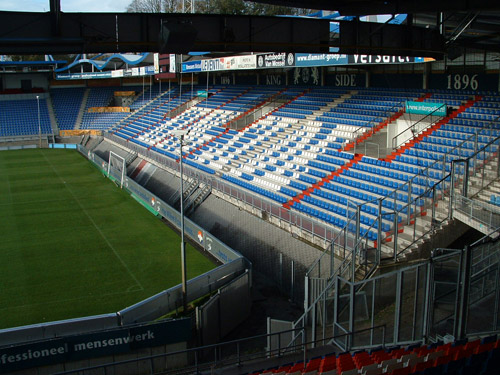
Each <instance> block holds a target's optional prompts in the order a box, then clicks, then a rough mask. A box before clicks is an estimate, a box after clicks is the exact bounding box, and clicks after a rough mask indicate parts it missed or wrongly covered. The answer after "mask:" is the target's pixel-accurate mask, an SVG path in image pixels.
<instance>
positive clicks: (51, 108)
mask: <svg viewBox="0 0 500 375" xmlns="http://www.w3.org/2000/svg"><path fill="white" fill-rule="evenodd" d="M46 100H47V108H48V110H49V118H50V127H51V128H52V134H59V126H58V124H57V119H56V115H55V113H54V106H53V105H52V98H51V97H50V95H48V96H47V99H46Z"/></svg>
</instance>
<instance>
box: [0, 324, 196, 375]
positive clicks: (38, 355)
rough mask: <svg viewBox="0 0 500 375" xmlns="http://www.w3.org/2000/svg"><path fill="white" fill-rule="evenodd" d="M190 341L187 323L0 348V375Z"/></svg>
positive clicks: (111, 331)
mask: <svg viewBox="0 0 500 375" xmlns="http://www.w3.org/2000/svg"><path fill="white" fill-rule="evenodd" d="M190 338H191V322H190V319H189V318H187V319H179V320H171V321H166V322H160V323H154V324H148V325H143V326H134V327H129V328H120V329H114V330H109V331H104V332H98V333H95V334H84V335H77V336H69V337H62V338H56V339H53V340H47V341H43V342H37V343H32V344H24V345H16V346H10V347H5V348H0V373H8V372H12V371H14V370H21V369H26V368H31V367H37V366H44V365H51V364H56V363H63V362H69V361H74V360H81V359H86V358H94V357H101V356H107V355H113V354H120V353H127V352H129V351H131V350H135V349H141V348H150V347H155V346H160V345H167V344H174V343H176V342H183V341H186V340H189V339H190Z"/></svg>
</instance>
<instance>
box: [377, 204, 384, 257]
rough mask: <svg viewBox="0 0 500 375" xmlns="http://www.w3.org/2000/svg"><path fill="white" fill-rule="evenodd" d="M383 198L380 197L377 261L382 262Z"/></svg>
mask: <svg viewBox="0 0 500 375" xmlns="http://www.w3.org/2000/svg"><path fill="white" fill-rule="evenodd" d="M382 217H383V216H382V198H379V199H378V226H377V252H376V263H377V265H378V264H379V263H380V258H381V256H380V250H381V249H382Z"/></svg>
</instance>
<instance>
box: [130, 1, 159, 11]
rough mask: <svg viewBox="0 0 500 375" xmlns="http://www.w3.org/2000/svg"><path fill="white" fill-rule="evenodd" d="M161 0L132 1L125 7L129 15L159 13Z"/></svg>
mask: <svg viewBox="0 0 500 375" xmlns="http://www.w3.org/2000/svg"><path fill="white" fill-rule="evenodd" d="M162 11H163V9H162V0H132V2H131V3H130V4H129V5H128V7H127V12H129V13H161V12H162Z"/></svg>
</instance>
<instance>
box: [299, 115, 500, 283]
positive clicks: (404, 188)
mask: <svg viewBox="0 0 500 375" xmlns="http://www.w3.org/2000/svg"><path fill="white" fill-rule="evenodd" d="M499 120H500V116H498V117H497V118H495V119H493V120H491V121H490V122H489V123H488V125H486V126H484V127H482V128H480V129H479V131H478V132H477V133H476V134H471V136H469V137H468V138H466V139H464V140H463V141H462V142H460V143H459V144H458V145H457V146H455V147H453V148H451V149H450V150H449V151H448V152H447V153H446V154H443V155H442V156H440V158H439V159H438V160H435V161H434V162H432V164H430V165H429V166H427V167H426V168H424V169H422V170H421V171H419V173H418V174H416V175H415V176H413V177H411V178H409V179H408V181H407V182H405V183H403V184H401V185H400V186H399V187H397V188H395V189H394V190H393V191H391V192H390V193H389V194H388V195H387V196H385V197H383V198H381V199H380V201H381V202H382V203H381V204H383V202H385V201H387V200H388V199H391V200H393V199H394V198H395V197H397V195H398V192H404V194H407V192H408V189H409V188H410V184H413V183H416V182H417V181H418V179H420V178H425V179H427V182H425V185H424V186H428V187H427V188H426V189H425V190H424V191H423V192H422V193H421V194H419V195H417V196H414V194H413V193H412V194H411V195H412V199H411V200H409V202H406V203H403V204H401V208H400V209H397V207H395V209H394V210H392V211H390V210H389V209H388V208H385V211H386V212H385V213H384V214H383V215H385V216H387V215H398V216H401V215H403V216H406V214H405V211H406V210H410V208H411V207H412V206H415V207H416V203H418V202H419V201H420V200H421V199H424V198H430V197H434V196H435V191H436V186H439V185H444V184H445V183H446V181H448V178H449V177H450V173H448V174H446V173H444V175H443V177H442V178H441V179H439V180H435V179H434V178H431V177H430V171H431V170H433V169H436V166H438V165H440V164H442V165H443V168H439V169H442V170H443V171H445V163H446V161H447V160H448V159H449V156H452V155H454V153H455V151H456V150H460V149H461V148H462V146H463V145H464V144H466V143H467V142H471V141H474V139H475V137H476V136H478V135H482V133H483V132H485V131H488V130H490V129H492V128H493V126H492V125H493V124H495V123H497V122H498V121H499ZM498 139H500V137H498V138H496V139H494V140H493V141H490V143H488V144H487V145H485V146H483V147H482V148H481V150H478V151H477V152H475V153H474V154H473V155H471V156H470V157H469V158H468V159H471V158H474V157H475V156H477V155H478V154H479V153H480V152H482V151H483V150H484V149H485V148H487V147H489V146H490V145H491V144H492V143H494V142H495V141H497V140H498ZM443 190H444V189H443ZM370 203H373V201H371V202H363V203H362V204H360V206H361V207H362V206H365V205H367V204H370ZM383 215H381V216H383ZM378 220H380V219H377V220H376V221H378ZM349 224H350V223H346V225H345V226H344V228H342V229H341V230H340V231H339V234H338V235H337V236H336V237H335V239H334V240H332V242H331V243H332V246H333V244H335V243H336V241H335V240H336V239H337V238H339V237H340V235H341V234H342V233H344V232H345V231H347V232H349V229H348V227H349ZM374 225H375V224H373V225H372V226H371V228H373V226H374ZM392 229H393V231H395V230H397V228H392ZM432 229H433V227H432V228H431V229H430V230H432ZM428 233H429V231H427V232H425V233H423V234H422V235H421V236H420V237H418V238H414V240H413V242H412V243H411V244H410V245H408V246H407V247H406V248H404V249H402V250H401V251H399V252H397V251H396V248H395V249H394V254H395V257H396V258H397V256H399V255H400V254H401V253H403V252H404V251H405V250H407V249H408V248H409V247H411V246H412V245H413V243H415V241H418V240H420V239H421V238H422V237H424V236H425V235H426V234H428ZM366 237H367V235H364V236H360V237H359V238H358V240H357V241H356V242H355V245H354V247H353V248H350V249H348V250H349V252H350V251H352V250H353V249H354V250H355V249H356V248H357V246H359V244H360V243H361V240H362V239H364V240H367V238H366ZM380 240H381V238H379V241H378V242H380ZM345 250H346V244H344V252H345ZM325 253H327V251H324V252H323V253H322V254H321V255H320V257H318V259H317V260H316V261H315V262H314V263H313V264H312V265H311V266H310V268H309V270H308V271H307V273H306V275H308V276H310V275H311V274H312V272H313V271H314V268H315V267H318V264H319V263H320V262H321V259H322V258H323V256H324V254H325ZM332 275H333V273H332Z"/></svg>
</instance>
